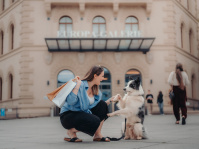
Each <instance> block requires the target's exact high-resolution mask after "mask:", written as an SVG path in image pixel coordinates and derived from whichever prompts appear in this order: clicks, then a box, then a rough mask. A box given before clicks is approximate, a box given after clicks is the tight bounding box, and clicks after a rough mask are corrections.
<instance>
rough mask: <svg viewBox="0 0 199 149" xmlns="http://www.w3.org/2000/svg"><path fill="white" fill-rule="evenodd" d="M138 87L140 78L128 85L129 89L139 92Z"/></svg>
mask: <svg viewBox="0 0 199 149" xmlns="http://www.w3.org/2000/svg"><path fill="white" fill-rule="evenodd" d="M139 86H140V78H139V77H138V78H137V79H135V80H133V81H132V82H131V84H130V85H129V87H131V88H133V89H135V90H139Z"/></svg>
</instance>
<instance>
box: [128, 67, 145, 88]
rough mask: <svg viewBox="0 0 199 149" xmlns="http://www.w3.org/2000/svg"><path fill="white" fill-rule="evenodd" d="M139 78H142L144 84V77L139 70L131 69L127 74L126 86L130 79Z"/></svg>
mask: <svg viewBox="0 0 199 149" xmlns="http://www.w3.org/2000/svg"><path fill="white" fill-rule="evenodd" d="M137 77H140V80H141V82H142V75H141V73H140V72H139V71H138V70H137V69H130V70H128V71H127V72H126V74H125V86H126V85H127V84H128V82H129V81H130V78H132V79H136V78H137Z"/></svg>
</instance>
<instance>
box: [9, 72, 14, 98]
mask: <svg viewBox="0 0 199 149" xmlns="http://www.w3.org/2000/svg"><path fill="white" fill-rule="evenodd" d="M9 98H11V99H12V98H13V75H12V74H10V75H9Z"/></svg>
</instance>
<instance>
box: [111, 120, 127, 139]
mask: <svg viewBox="0 0 199 149" xmlns="http://www.w3.org/2000/svg"><path fill="white" fill-rule="evenodd" d="M125 132H126V118H125V127H124V133H123V134H122V136H121V137H120V138H110V137H107V138H109V139H110V140H111V141H119V140H121V139H123V138H124V137H125Z"/></svg>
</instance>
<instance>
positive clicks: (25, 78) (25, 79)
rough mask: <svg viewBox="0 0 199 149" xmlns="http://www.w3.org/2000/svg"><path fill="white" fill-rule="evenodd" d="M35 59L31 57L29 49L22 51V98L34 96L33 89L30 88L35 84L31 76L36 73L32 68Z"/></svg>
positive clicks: (20, 81)
mask: <svg viewBox="0 0 199 149" xmlns="http://www.w3.org/2000/svg"><path fill="white" fill-rule="evenodd" d="M33 61H34V59H33V58H32V57H30V53H29V51H24V52H22V53H21V58H20V61H19V64H20V70H19V76H20V80H19V87H20V92H19V97H20V98H33V91H32V90H30V88H31V87H32V86H33V85H34V81H33V79H32V78H31V76H33V74H34V69H33V68H30V63H32V62H33Z"/></svg>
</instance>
